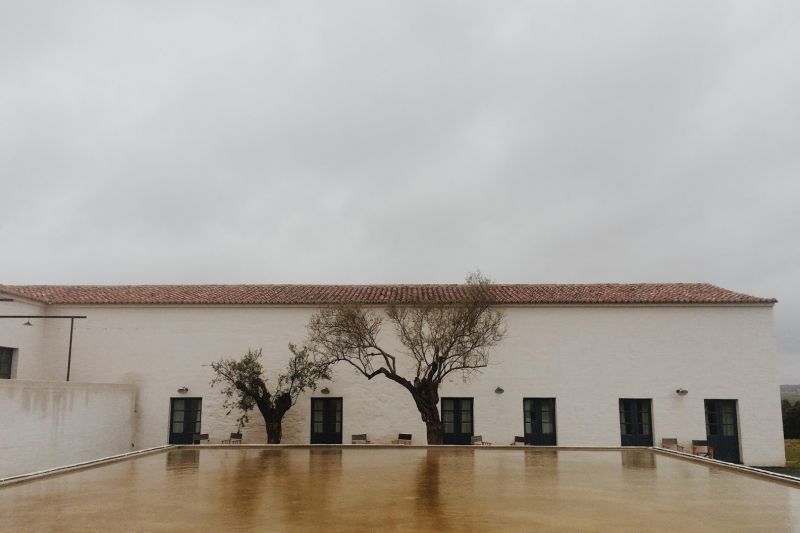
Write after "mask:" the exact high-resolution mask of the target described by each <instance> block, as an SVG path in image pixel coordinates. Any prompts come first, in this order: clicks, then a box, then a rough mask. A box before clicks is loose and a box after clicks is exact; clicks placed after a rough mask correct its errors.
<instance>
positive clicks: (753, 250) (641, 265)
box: [0, 0, 800, 383]
mask: <svg viewBox="0 0 800 533" xmlns="http://www.w3.org/2000/svg"><path fill="white" fill-rule="evenodd" d="M261 4H267V3H266V2H262V3H261ZM268 4H269V5H256V3H254V2H252V3H244V2H242V3H234V2H217V3H212V4H208V5H202V4H201V3H199V2H192V3H191V4H186V3H183V4H181V5H175V6H172V7H169V6H168V5H167V3H165V2H158V3H152V4H146V3H143V2H131V3H130V4H129V5H127V7H125V6H123V5H122V4H118V3H114V5H112V3H111V2H92V3H87V4H83V5H81V4H80V3H79V2H68V3H66V2H65V3H57V2H46V3H41V4H40V3H37V2H32V1H25V2H18V1H17V2H12V1H2V3H0V207H1V209H0V250H2V259H0V283H8V284H15V283H16V284H22V283H384V282H385V283H402V282H457V281H460V280H462V279H463V277H464V275H465V273H466V272H467V271H470V270H474V269H476V268H480V269H481V270H482V271H484V272H485V273H486V274H488V275H489V276H491V277H492V278H493V279H495V280H496V281H498V282H526V283H527V282H530V283H537V282H645V281H653V282H655V281H659V282H661V281H664V282H668V281H703V282H712V283H715V284H718V285H722V286H724V287H727V288H730V289H733V290H738V291H742V292H748V293H752V294H755V295H758V296H770V297H776V298H778V299H779V300H780V303H779V304H778V305H777V306H776V308H775V312H776V324H777V325H776V327H777V332H778V351H779V353H780V366H781V377H782V382H784V383H789V382H792V383H795V382H800V327H798V325H799V324H800V4H798V3H797V2H796V1H787V2H747V3H741V2H739V3H737V2H730V1H726V2H711V1H704V2H696V1H692V2H686V3H684V4H683V5H681V3H679V2H673V1H670V2H659V3H656V2H638V1H631V2H608V1H607V2H589V1H586V2H564V1H555V2H536V3H534V2H530V3H526V2H494V1H492V2H489V1H485V2H480V3H467V2H461V1H459V2H442V3H437V2H432V1H425V2H418V3H412V2H392V3H380V2H374V1H371V2H363V3H351V2H343V1H337V2H319V3H317V4H307V3H304V2H299V1H297V0H293V1H291V2H285V3H283V2H270V3H268ZM189 6H191V8H190V7H189Z"/></svg>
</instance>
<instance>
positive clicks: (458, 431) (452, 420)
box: [442, 398, 473, 444]
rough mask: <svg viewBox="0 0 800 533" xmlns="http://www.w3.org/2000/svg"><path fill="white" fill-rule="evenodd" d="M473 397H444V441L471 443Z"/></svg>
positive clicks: (448, 442)
mask: <svg viewBox="0 0 800 533" xmlns="http://www.w3.org/2000/svg"><path fill="white" fill-rule="evenodd" d="M472 427H473V426H472V398H442V429H443V430H444V431H443V433H444V435H443V438H442V442H444V444H471V441H472V435H473V432H472Z"/></svg>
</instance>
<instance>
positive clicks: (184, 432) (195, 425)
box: [169, 398, 203, 444]
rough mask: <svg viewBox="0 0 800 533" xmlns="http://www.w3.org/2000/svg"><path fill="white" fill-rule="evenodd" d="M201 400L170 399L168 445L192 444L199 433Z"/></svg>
mask: <svg viewBox="0 0 800 533" xmlns="http://www.w3.org/2000/svg"><path fill="white" fill-rule="evenodd" d="M202 405H203V399H202V398H171V399H170V414H169V443H170V444H192V443H193V442H194V438H193V437H194V435H195V433H200V415H201V411H202Z"/></svg>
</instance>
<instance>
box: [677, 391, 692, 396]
mask: <svg viewBox="0 0 800 533" xmlns="http://www.w3.org/2000/svg"><path fill="white" fill-rule="evenodd" d="M675 394H677V395H678V396H686V395H687V394H689V391H688V390H686V389H677V390H675Z"/></svg>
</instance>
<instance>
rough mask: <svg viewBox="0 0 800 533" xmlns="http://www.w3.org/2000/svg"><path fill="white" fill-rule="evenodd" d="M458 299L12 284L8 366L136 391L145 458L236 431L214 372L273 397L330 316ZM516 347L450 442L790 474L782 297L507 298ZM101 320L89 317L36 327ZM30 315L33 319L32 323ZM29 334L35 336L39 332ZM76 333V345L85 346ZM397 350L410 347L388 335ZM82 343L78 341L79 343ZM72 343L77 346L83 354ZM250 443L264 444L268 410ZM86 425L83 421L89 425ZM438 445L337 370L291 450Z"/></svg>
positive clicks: (138, 443)
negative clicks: (631, 452) (674, 444)
mask: <svg viewBox="0 0 800 533" xmlns="http://www.w3.org/2000/svg"><path fill="white" fill-rule="evenodd" d="M459 290H460V288H459V286H454V285H427V286H410V285H405V286H270V285H257V286H256V285H250V286H125V287H122V286H113V287H99V286H90V287H87V286H8V285H6V286H3V285H0V298H2V300H0V315H3V316H6V317H18V318H6V319H3V320H0V347H2V348H0V350H2V353H3V354H4V355H3V358H4V359H5V362H4V361H0V370H3V372H4V373H5V375H0V378H2V377H6V378H12V379H16V380H20V381H24V380H39V381H53V382H63V381H65V380H66V377H67V372H69V380H70V381H71V382H78V383H94V384H98V383H102V384H121V385H126V386H131V385H132V386H134V387H135V391H136V395H135V396H136V399H135V415H134V417H133V419H134V422H133V424H134V428H133V431H132V434H133V439H132V443H131V444H132V448H134V449H138V448H145V447H152V446H158V445H162V444H167V443H169V442H170V441H173V442H176V441H177V440H179V439H181V438H186V436H187V435H191V434H193V433H207V434H209V438H210V442H219V441H221V440H223V439H225V438H227V437H229V435H230V433H232V432H235V431H236V430H237V427H236V421H235V420H236V417H237V414H236V413H231V414H230V415H227V414H226V410H225V409H223V407H222V405H221V404H222V397H221V394H220V392H219V390H218V389H216V388H212V387H210V385H209V382H210V380H211V378H212V371H211V367H210V363H211V362H213V361H216V360H218V359H220V358H221V357H226V358H230V357H239V356H241V355H242V354H244V353H245V352H246V351H247V350H248V349H249V348H253V349H256V348H262V349H263V354H264V355H263V358H264V359H263V364H264V366H265V368H266V370H267V380H268V384H269V382H270V380H274V379H276V378H275V376H276V375H277V373H278V372H279V371H281V370H282V369H283V368H284V367H285V365H286V363H287V361H288V358H289V355H290V353H289V351H288V349H287V345H288V343H290V342H294V343H296V344H302V343H303V341H304V339H305V337H306V324H307V323H308V320H309V318H310V317H311V315H312V314H313V313H314V311H315V310H316V309H318V308H319V307H320V306H322V305H331V304H336V303H341V302H348V303H358V304H362V305H368V306H375V308H376V309H382V306H383V305H385V304H386V303H389V302H392V301H399V302H403V301H410V300H412V299H414V298H419V297H422V298H435V299H437V300H441V301H447V300H448V299H456V298H458V295H459ZM492 291H493V292H492V294H493V299H494V300H495V301H496V305H497V306H498V307H501V308H502V309H503V310H504V311H505V313H506V320H507V322H506V325H507V334H506V337H505V339H504V340H503V341H502V343H501V344H500V345H499V346H498V347H497V348H496V349H495V350H494V352H493V354H492V356H491V362H490V365H489V366H488V367H487V368H485V369H483V371H482V372H480V373H477V374H475V375H472V376H470V377H468V378H467V377H464V376H461V375H460V374H454V375H451V376H450V378H449V379H448V380H447V381H446V382H445V383H444V384H443V387H442V390H441V391H440V396H441V397H442V401H441V402H440V403H441V405H440V407H441V409H442V417H443V419H444V421H445V432H446V434H447V436H446V438H447V439H448V441H449V442H454V443H455V442H464V441H466V442H469V437H470V436H472V435H481V436H482V437H483V440H484V441H489V442H492V443H494V444H509V443H511V442H513V441H514V439H515V437H517V436H521V437H523V438H524V440H525V441H526V442H527V443H529V444H533V445H557V446H565V447H573V446H575V447H613V446H620V445H636V446H650V445H658V444H659V443H660V442H661V439H662V438H677V439H678V441H679V443H680V444H682V445H684V446H686V447H689V446H690V443H691V441H692V440H696V439H704V440H709V441H710V442H711V443H712V444H713V445H714V446H715V448H716V450H717V456H718V457H720V458H722V459H726V460H731V461H736V462H743V463H745V464H749V465H762V466H774V465H783V464H784V462H785V458H784V451H783V430H782V423H781V410H780V398H779V383H778V374H777V365H776V357H775V346H774V333H773V317H772V313H773V306H774V303H775V300H773V299H767V298H757V297H752V296H747V295H743V294H739V293H735V292H732V291H728V290H725V289H721V288H719V287H715V286H712V285H706V284H636V285H496V286H494V287H493V289H492ZM41 316H49V317H73V316H74V317H85V318H75V319H70V318H38V317H41ZM29 317H31V318H29ZM26 323H30V324H31V325H26ZM70 330H72V335H70ZM383 335H384V340H385V344H386V345H387V346H389V347H390V348H391V349H392V350H394V351H395V352H397V353H401V347H400V345H399V343H398V342H397V341H396V339H395V337H394V334H393V330H392V328H391V325H390V324H389V323H386V324H385V325H384V332H383ZM70 338H71V340H70ZM70 343H71V348H70ZM250 419H251V421H250V424H249V425H248V427H247V428H245V429H244V431H243V433H244V442H245V443H248V442H249V443H261V442H264V438H265V436H264V423H263V420H261V417H260V415H259V414H258V412H254V413H253V414H252V415H251V417H250ZM73 423H80V422H73ZM363 433H366V434H367V436H368V438H369V440H370V441H372V442H374V443H381V442H386V443H388V442H390V441H391V440H393V439H396V438H397V435H398V434H399V433H410V434H412V436H413V437H412V438H413V442H414V443H418V444H424V443H425V425H424V423H423V422H422V421H421V419H420V416H419V413H418V412H417V410H416V407H415V405H414V403H413V400H412V399H411V396H410V395H409V394H408V392H407V391H406V390H404V389H403V388H402V387H400V386H399V385H397V384H396V383H394V382H391V381H389V380H386V379H385V378H383V377H382V376H378V377H376V378H374V379H372V380H366V379H365V378H364V377H363V376H361V375H358V374H356V373H355V372H354V370H353V369H352V368H349V367H347V366H345V365H342V366H340V367H337V368H336V369H335V371H334V376H333V379H331V380H330V381H329V382H325V383H322V384H320V385H319V387H318V388H317V390H316V391H313V392H308V393H306V394H304V395H303V396H302V397H301V398H300V399H299V401H298V402H297V404H296V405H295V406H294V407H293V408H292V409H291V410H290V411H289V413H288V414H287V417H286V419H285V421H284V429H283V442H284V443H315V442H344V443H349V442H350V437H351V435H353V434H363Z"/></svg>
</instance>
